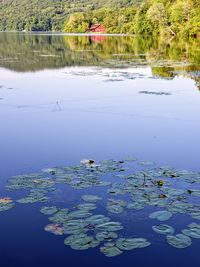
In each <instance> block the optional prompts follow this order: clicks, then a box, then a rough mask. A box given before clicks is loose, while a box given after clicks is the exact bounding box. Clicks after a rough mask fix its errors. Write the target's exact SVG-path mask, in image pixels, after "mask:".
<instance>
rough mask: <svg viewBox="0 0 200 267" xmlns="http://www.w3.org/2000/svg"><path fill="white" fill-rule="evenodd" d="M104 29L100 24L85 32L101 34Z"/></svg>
mask: <svg viewBox="0 0 200 267" xmlns="http://www.w3.org/2000/svg"><path fill="white" fill-rule="evenodd" d="M105 30H106V29H105V27H104V26H103V25H102V24H93V25H91V26H90V28H89V29H88V30H87V32H94V33H103V32H105Z"/></svg>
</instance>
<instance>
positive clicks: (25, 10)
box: [0, 0, 142, 31]
mask: <svg viewBox="0 0 200 267" xmlns="http://www.w3.org/2000/svg"><path fill="white" fill-rule="evenodd" d="M141 2H142V0H109V1H108V0H0V30H38V31H39V30H42V31H51V30H53V31H61V30H62V26H63V23H64V21H65V20H66V18H67V17H68V16H69V15H70V14H72V13H76V12H86V11H88V10H95V9H99V8H101V7H108V8H109V7H110V8H111V7H112V8H121V7H127V6H131V5H135V4H137V3H141Z"/></svg>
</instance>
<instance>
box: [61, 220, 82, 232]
mask: <svg viewBox="0 0 200 267" xmlns="http://www.w3.org/2000/svg"><path fill="white" fill-rule="evenodd" d="M86 225H87V223H86V222H85V221H84V220H82V219H78V220H69V221H67V222H65V223H64V224H63V227H64V233H65V234H73V235H74V234H80V233H84V232H86V230H87V229H86Z"/></svg>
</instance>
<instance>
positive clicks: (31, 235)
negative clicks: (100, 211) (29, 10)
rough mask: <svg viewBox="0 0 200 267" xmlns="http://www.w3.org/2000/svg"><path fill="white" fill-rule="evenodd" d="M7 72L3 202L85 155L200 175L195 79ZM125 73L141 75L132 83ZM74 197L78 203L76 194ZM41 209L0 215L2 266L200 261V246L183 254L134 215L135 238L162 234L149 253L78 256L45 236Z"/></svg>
mask: <svg viewBox="0 0 200 267" xmlns="http://www.w3.org/2000/svg"><path fill="white" fill-rule="evenodd" d="M30 38H31V37H30ZM57 38H59V36H58V37H57ZM60 38H62V37H60ZM61 41H62V40H61ZM61 41H60V42H61ZM0 45H1V44H0ZM49 45H50V44H49ZM40 49H41V54H42V53H43V51H42V48H41V47H38V50H39V52H40ZM49 53H50V52H49ZM3 56H4V55H3ZM4 57H5V56H4ZM24 58H26V55H24ZM4 59H5V58H4ZM29 60H30V59H29ZM42 60H43V57H41V61H42ZM5 61H6V59H5ZM1 62H2V61H1ZM21 64H22V62H21ZM23 64H24V62H23ZM28 64H30V65H31V62H30V61H29V62H28ZM0 65H1V68H0V85H1V87H0V98H1V99H0V127H1V128H0V196H4V195H6V196H7V195H9V194H10V193H8V192H6V191H5V189H4V186H5V185H6V181H7V180H8V179H9V177H10V176H12V175H17V174H24V173H31V172H38V171H40V169H42V168H45V167H52V166H68V165H76V164H79V161H80V160H81V159H82V158H94V159H95V160H97V161H98V160H102V159H110V158H111V159H121V158H122V159H123V158H124V157H126V156H136V157H137V158H139V159H140V160H151V161H155V162H156V163H157V164H158V165H169V166H171V167H174V168H178V169H187V170H192V171H199V158H200V150H199V136H200V118H199V114H200V92H199V90H198V87H197V86H196V84H195V81H194V80H193V79H192V78H191V77H190V76H188V75H179V76H175V77H173V78H172V79H165V78H163V77H157V78H155V77H153V75H152V71H151V67H150V65H148V63H147V64H145V65H143V66H138V65H137V66H135V67H134V66H132V67H131V68H126V69H120V68H118V69H116V68H108V67H107V66H106V67H102V66H101V67H99V66H98V64H95V65H96V66H97V67H98V68H97V67H96V66H84V65H83V66H79V67H78V66H77V65H76V64H74V65H73V64H72V63H70V66H67V62H66V66H65V67H64V66H57V67H55V66H54V67H52V69H51V68H50V67H49V68H48V67H45V68H44V69H42V70H41V69H39V68H38V70H34V71H31V70H29V69H27V70H23V71H19V70H17V69H13V67H12V64H11V66H5V65H4V64H3V63H1V64H0ZM18 65H20V61H18ZM91 72H92V74H91ZM123 72H125V73H126V74H127V73H129V74H131V75H132V76H134V75H135V78H134V79H126V78H124V76H123V75H122V73H123ZM138 74H140V75H141V76H140V75H138ZM113 77H114V78H113ZM116 77H117V79H118V80H113V81H111V80H109V79H110V78H111V79H116ZM141 91H150V92H152V91H153V92H161V91H162V92H168V93H169V95H156V94H143V93H141ZM99 190H102V189H100V188H99ZM73 197H74V199H75V200H76V197H77V196H76V193H74V195H73ZM66 204H67V202H66ZM40 206H41V205H39V204H34V205H17V206H16V208H14V209H12V210H10V211H8V212H2V213H1V214H0V259H1V266H2V267H18V266H20V267H23V266H24V267H25V266H26V267H27V266H28V267H55V266H58V267H64V266H72V267H73V266H83V267H86V266H95V267H100V266H101V267H102V266H106V267H107V266H116V267H117V266H120V267H121V266H125V265H132V266H145V267H146V266H159V267H160V266H162V267H165V266H177V267H179V266H180V267H186V266H187V267H188V266H192V267H198V266H199V264H200V260H199V255H198V252H199V244H200V243H199V241H198V240H194V239H193V244H192V246H191V247H189V248H187V249H185V250H181V249H180V250H179V249H175V248H173V247H171V246H169V245H168V244H167V243H166V242H164V237H163V236H161V237H160V236H158V235H157V236H156V237H155V233H153V231H152V230H151V225H150V224H149V222H148V221H147V220H145V218H146V217H145V216H146V215H145V214H144V218H141V220H139V221H137V220H136V218H137V215H136V214H134V213H132V214H131V215H130V216H129V217H126V216H127V215H126V214H125V215H124V216H125V218H124V220H125V221H127V227H129V229H130V231H133V234H138V233H141V234H142V233H143V234H148V235H150V236H152V238H153V240H154V244H153V245H152V246H150V247H148V248H145V249H138V250H137V249H136V250H133V251H128V252H124V253H123V254H122V255H120V256H119V257H113V258H106V257H105V256H104V255H103V254H102V253H100V252H99V249H98V248H95V249H89V250H86V251H75V250H72V249H70V248H69V247H67V246H65V245H64V244H63V237H62V236H61V237H59V236H54V235H52V234H49V233H47V232H45V231H44V226H45V225H46V224H48V219H47V217H45V216H44V215H43V214H41V213H40V212H39V207H40ZM184 220H185V221H182V217H179V216H178V215H177V216H175V218H173V219H172V224H174V225H176V226H177V228H179V227H180V225H181V224H185V223H186V222H187V221H188V218H185V219H184ZM131 229H132V230H131Z"/></svg>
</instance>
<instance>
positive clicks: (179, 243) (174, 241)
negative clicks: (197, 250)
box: [167, 234, 192, 248]
mask: <svg viewBox="0 0 200 267" xmlns="http://www.w3.org/2000/svg"><path fill="white" fill-rule="evenodd" d="M167 242H168V243H169V244H170V245H171V246H173V247H175V248H187V247H189V246H190V245H191V244H192V240H191V238H190V237H189V236H186V235H184V234H177V235H168V236H167Z"/></svg>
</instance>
